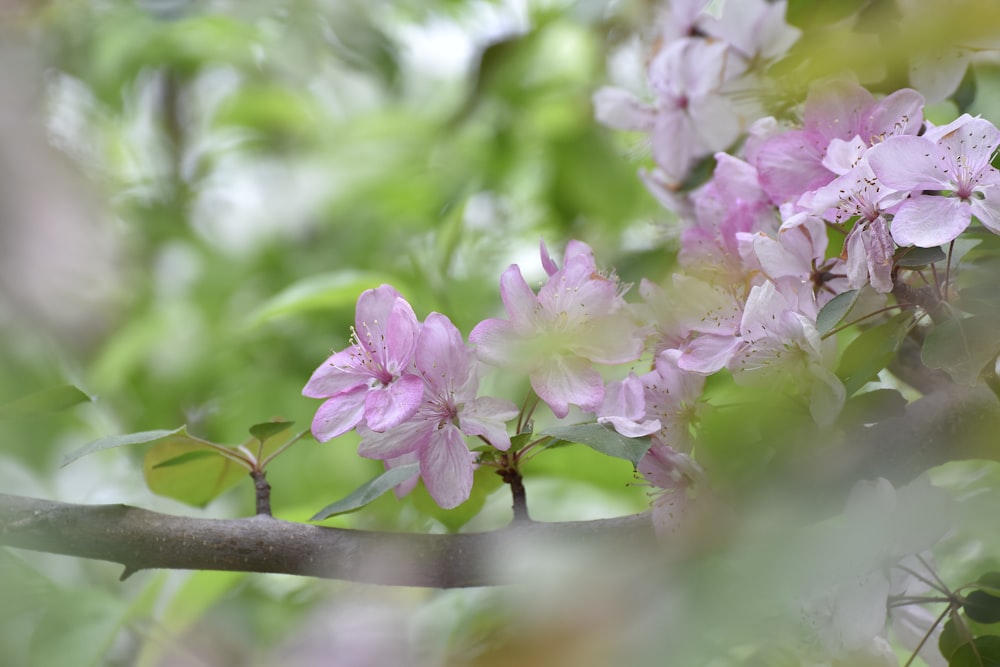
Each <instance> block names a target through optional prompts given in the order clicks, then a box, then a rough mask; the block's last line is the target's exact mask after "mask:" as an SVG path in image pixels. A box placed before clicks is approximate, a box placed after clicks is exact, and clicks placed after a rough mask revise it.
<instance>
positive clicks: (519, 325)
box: [469, 242, 643, 418]
mask: <svg viewBox="0 0 1000 667" xmlns="http://www.w3.org/2000/svg"><path fill="white" fill-rule="evenodd" d="M542 262H543V265H544V266H546V268H547V269H550V270H551V269H553V268H555V265H554V263H552V261H551V259H550V258H549V257H548V253H547V251H546V250H545V249H544V245H543V250H542ZM500 295H501V297H502V299H503V303H504V308H505V309H506V311H507V316H508V318H509V319H487V320H484V321H482V322H480V323H479V324H478V325H476V327H475V328H474V329H473V330H472V333H471V334H469V340H470V341H472V342H473V343H475V344H476V346H477V347H476V351H477V353H478V355H479V358H480V359H482V360H483V361H485V362H486V363H489V364H492V365H495V366H503V367H507V368H516V369H521V370H524V371H525V372H527V373H528V374H529V377H530V380H531V387H532V389H534V391H535V393H536V394H538V396H539V397H540V398H541V399H542V400H543V401H545V402H546V403H547V404H548V405H549V407H550V408H551V409H552V412H553V413H554V414H555V415H556V416H557V417H559V418H562V417H565V416H566V415H567V414H568V413H569V406H570V404H573V405H578V406H580V407H581V408H583V409H584V410H586V411H588V412H593V411H594V410H596V409H597V408H598V407H599V406H600V405H601V402H602V401H603V400H604V382H603V380H602V379H601V376H600V374H599V373H598V372H597V371H596V370H594V368H593V366H592V364H594V363H599V364H620V363H627V362H629V361H634V360H636V359H638V358H639V355H640V354H642V348H643V341H642V338H641V337H639V335H638V331H637V327H636V326H635V324H634V323H633V322H632V317H631V313H630V311H629V308H628V305H627V304H626V303H625V301H624V299H623V298H622V290H621V288H620V286H619V284H618V281H617V280H616V279H614V278H613V277H608V276H604V275H601V274H600V273H598V271H597V267H596V265H595V263H594V256H593V253H592V252H591V250H590V248H589V246H587V245H586V244H585V243H582V242H576V243H571V244H570V246H568V247H567V251H566V254H565V257H564V259H563V267H562V268H560V269H558V270H555V271H554V272H551V273H550V275H549V278H548V280H547V281H546V283H545V284H544V285H543V286H542V287H541V289H540V290H539V291H538V294H537V295H536V294H535V293H534V292H533V291H532V290H531V288H530V287H529V286H528V284H527V282H525V280H524V277H523V276H522V275H521V269H520V268H519V267H518V266H517V265H516V264H512V265H511V266H510V267H508V268H507V270H506V271H504V273H503V275H502V276H501V278H500Z"/></svg>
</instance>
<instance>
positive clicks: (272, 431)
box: [250, 421, 295, 442]
mask: <svg viewBox="0 0 1000 667" xmlns="http://www.w3.org/2000/svg"><path fill="white" fill-rule="evenodd" d="M294 423H295V422H289V421H273V422H263V423H260V424H254V425H253V426H251V427H250V435H252V436H253V437H255V438H257V439H258V440H260V441H261V442H265V441H267V440H268V439H269V438H273V437H274V436H276V435H278V434H279V433H281V432H283V431H287V430H288V429H290V428H291V427H292V424H294Z"/></svg>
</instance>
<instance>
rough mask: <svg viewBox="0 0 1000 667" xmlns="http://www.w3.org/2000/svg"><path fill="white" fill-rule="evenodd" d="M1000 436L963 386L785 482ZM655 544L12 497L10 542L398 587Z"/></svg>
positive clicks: (835, 500) (537, 527)
mask: <svg viewBox="0 0 1000 667" xmlns="http://www.w3.org/2000/svg"><path fill="white" fill-rule="evenodd" d="M997 432H1000V404H998V402H997V398H996V397H995V396H994V395H993V394H992V393H991V392H990V391H989V390H987V389H986V388H985V387H977V388H968V387H961V386H958V385H953V386H951V387H950V388H948V390H946V391H936V392H934V393H931V394H928V395H927V396H925V397H924V398H921V399H919V400H917V401H915V402H914V403H912V404H911V405H909V406H908V407H907V409H906V412H905V414H902V415H898V416H895V417H891V418H889V419H887V420H885V421H883V422H880V423H879V424H877V425H875V426H872V427H867V428H859V429H858V430H857V431H855V432H854V433H852V434H850V436H849V437H848V438H847V442H846V443H842V445H843V446H840V447H834V448H832V450H831V451H830V452H828V453H829V455H830V456H829V457H827V456H824V455H823V454H824V453H823V452H817V451H816V450H810V451H811V456H810V458H809V459H808V460H803V461H801V463H802V465H801V466H798V467H796V468H795V469H794V470H792V471H789V470H786V471H785V473H784V484H779V485H778V486H785V488H784V489H783V492H784V493H785V494H786V497H787V498H796V499H800V500H801V499H803V498H813V499H819V498H820V497H821V496H825V497H826V498H827V500H828V501H830V503H829V504H825V505H824V506H825V507H827V508H829V507H840V506H841V504H842V502H843V493H844V492H845V490H846V489H849V488H850V486H851V485H852V484H853V483H854V482H855V481H857V480H859V479H871V478H874V477H886V478H887V479H889V480H890V481H891V482H892V483H893V484H895V485H897V486H898V485H902V484H905V483H907V482H909V481H910V480H912V479H913V478H915V477H917V476H918V475H919V474H920V473H922V472H924V471H925V470H927V469H928V468H931V467H933V466H936V465H939V464H941V463H944V462H946V461H951V460H957V459H968V458H984V459H993V460H1000V451H998V450H997V447H996V433H997ZM807 449H808V448H805V449H804V450H803V454H805V453H807V452H806V450H807ZM774 481H776V482H780V481H781V480H774ZM789 482H790V483H791V484H790V485H789V484H788V483H789ZM654 542H655V537H654V535H653V529H652V522H651V521H650V518H649V516H648V514H637V515H633V516H627V517H621V518H618V519H605V520H599V521H580V522H567V523H537V522H533V521H515V522H513V523H512V524H511V525H509V526H508V527H506V528H503V529H500V530H496V531H492V532H485V533H463V534H450V535H427V534H417V533H386V532H373V531H365V530H348V529H341V528H327V527H322V526H315V525H310V524H301V523H290V522H287V521H281V520H279V519H275V518H272V517H270V516H267V515H264V514H261V515H258V516H254V517H250V518H245V519H193V518H186V517H179V516H171V515H167V514H160V513H157V512H150V511H148V510H143V509H138V508H135V507H129V506H127V505H73V504H67V503H61V502H54V501H49V500H39V499H34V498H24V497H21V496H12V495H5V494H0V545H5V546H10V547H18V548H22V549H30V550H34V551H45V552H51V553H57V554H65V555H69V556H76V557H80V558H94V559H99V560H107V561H112V562H116V563H121V564H122V565H124V566H125V571H124V573H123V574H122V578H125V577H127V576H129V575H131V574H132V573H134V572H136V571H138V570H144V569H151V568H171V569H197V570H233V571H241V572H276V573H284V574H296V575H304V576H313V577H324V578H330V579H345V580H349V581H359V582H366V583H374V584H386V585H397V586H425V587H434V588H459V587H466V586H489V585H496V584H503V583H510V582H511V581H512V578H513V575H512V570H511V568H510V567H509V566H508V565H509V561H510V560H511V559H512V558H514V557H516V555H517V554H518V553H521V554H523V553H525V552H524V549H527V550H528V551H527V553H529V554H531V556H532V558H545V557H547V555H549V554H548V552H547V551H546V548H547V547H555V548H559V549H565V548H566V547H569V548H570V549H572V550H573V551H574V552H575V553H578V554H579V553H586V554H589V553H594V552H601V550H602V549H603V548H611V547H615V548H622V549H623V550H624V552H626V553H628V552H631V553H650V551H649V550H648V549H647V547H650V546H652V545H653V544H654ZM637 550H638V551H637ZM653 553H655V550H653Z"/></svg>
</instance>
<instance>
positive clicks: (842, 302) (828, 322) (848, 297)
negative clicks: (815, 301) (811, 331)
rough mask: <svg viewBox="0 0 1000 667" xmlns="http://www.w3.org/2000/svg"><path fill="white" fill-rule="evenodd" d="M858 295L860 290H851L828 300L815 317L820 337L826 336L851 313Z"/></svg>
mask: <svg viewBox="0 0 1000 667" xmlns="http://www.w3.org/2000/svg"><path fill="white" fill-rule="evenodd" d="M858 294H860V290H856V289H852V290H849V291H847V292H842V293H841V294H838V295H837V296H835V297H833V298H832V299H830V300H829V301H828V302H827V304H826V305H825V306H823V308H822V310H820V311H819V314H818V315H817V316H816V330H817V331H818V332H819V335H820V336H825V335H826V334H828V333H830V332H831V331H833V329H834V328H835V327H836V326H837V325H838V324H840V322H841V320H843V319H844V316H845V315H847V313H849V312H850V311H851V308H853V307H854V304H855V303H857V301H858Z"/></svg>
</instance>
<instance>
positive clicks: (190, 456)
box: [153, 448, 221, 469]
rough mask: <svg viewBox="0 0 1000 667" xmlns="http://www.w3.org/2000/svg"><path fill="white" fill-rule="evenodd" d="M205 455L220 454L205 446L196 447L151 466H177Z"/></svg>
mask: <svg viewBox="0 0 1000 667" xmlns="http://www.w3.org/2000/svg"><path fill="white" fill-rule="evenodd" d="M206 456H221V454H219V453H218V452H216V451H213V450H211V449H207V448H206V449H198V450H195V451H193V452H185V453H184V454H181V455H179V456H175V457H174V458H172V459H167V460H166V461H161V462H160V463H157V464H156V465H154V466H153V468H154V469H156V468H169V467H170V466H179V465H182V464H184V463H187V462H189V461H194V460H196V459H203V458H205V457H206Z"/></svg>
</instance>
